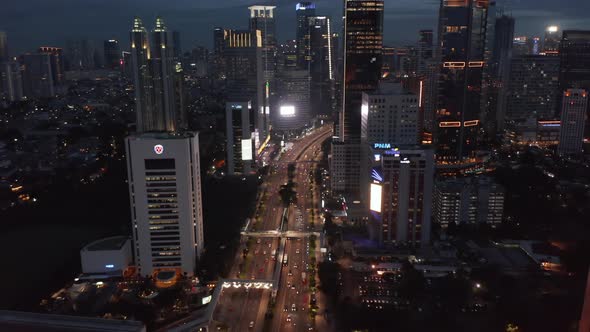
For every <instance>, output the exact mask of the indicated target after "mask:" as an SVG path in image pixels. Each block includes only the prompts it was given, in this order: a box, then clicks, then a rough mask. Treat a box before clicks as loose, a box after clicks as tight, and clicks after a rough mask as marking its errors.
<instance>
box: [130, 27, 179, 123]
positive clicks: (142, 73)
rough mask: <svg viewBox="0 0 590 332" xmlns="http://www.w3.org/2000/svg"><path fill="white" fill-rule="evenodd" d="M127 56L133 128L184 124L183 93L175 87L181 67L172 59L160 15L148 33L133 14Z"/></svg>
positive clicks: (169, 38) (172, 54) (177, 86)
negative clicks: (134, 114)
mask: <svg viewBox="0 0 590 332" xmlns="http://www.w3.org/2000/svg"><path fill="white" fill-rule="evenodd" d="M150 37H151V38H150ZM150 39H151V40H150ZM131 57H132V63H133V68H134V70H133V73H134V83H135V108H136V111H137V120H136V125H137V132H157V131H159V132H165V131H168V132H174V131H176V130H180V129H183V128H186V115H185V111H184V109H183V108H184V101H183V93H182V91H178V89H180V88H181V87H182V80H183V77H182V75H183V74H182V67H181V65H180V63H179V62H177V61H174V59H173V57H174V46H173V43H172V34H171V33H170V32H169V31H168V30H167V29H166V26H165V24H164V21H163V20H162V19H161V18H160V17H158V18H157V19H156V27H155V29H154V30H153V32H152V33H151V34H148V32H147V30H146V29H145V27H144V26H143V23H142V22H141V19H139V18H135V20H134V22H133V29H132V31H131Z"/></svg>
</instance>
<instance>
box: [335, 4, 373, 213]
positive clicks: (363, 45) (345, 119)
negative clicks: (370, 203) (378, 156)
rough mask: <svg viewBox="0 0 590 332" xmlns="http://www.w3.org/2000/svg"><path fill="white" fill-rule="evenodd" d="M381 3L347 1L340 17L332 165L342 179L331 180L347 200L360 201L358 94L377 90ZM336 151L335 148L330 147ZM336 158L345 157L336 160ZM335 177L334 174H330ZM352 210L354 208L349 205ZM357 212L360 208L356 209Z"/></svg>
mask: <svg viewBox="0 0 590 332" xmlns="http://www.w3.org/2000/svg"><path fill="white" fill-rule="evenodd" d="M383 9H384V2H383V1H373V0H371V1H368V0H367V1H364V0H347V1H346V2H345V15H344V31H345V35H344V57H345V59H344V73H343V74H344V78H343V85H344V86H343V96H342V97H343V98H342V99H343V103H342V104H343V107H342V110H341V111H340V114H339V125H338V129H339V133H335V134H336V135H337V136H336V137H337V138H336V140H338V141H339V142H340V143H338V147H337V149H338V150H339V151H340V150H341V152H342V153H338V154H337V153H333V158H334V161H333V164H335V165H338V164H340V165H343V166H344V169H343V171H342V172H339V173H338V174H341V175H342V177H340V178H336V177H333V178H332V181H335V182H337V183H339V185H338V187H339V188H342V187H343V188H344V190H343V193H344V194H345V195H346V196H348V198H349V199H348V200H349V201H352V202H353V203H355V202H356V203H357V204H360V205H362V204H363V201H362V200H361V191H362V190H361V169H362V167H361V163H362V161H361V159H362V158H361V150H362V149H361V146H360V145H361V113H362V112H361V107H362V93H363V92H370V91H373V90H375V89H377V86H378V83H379V79H380V77H381V70H382V61H381V60H382V47H383ZM333 149H336V147H333ZM337 158H345V159H343V160H337ZM334 174H336V173H334ZM352 209H356V208H354V206H352ZM359 210H363V211H364V208H362V207H360V208H359Z"/></svg>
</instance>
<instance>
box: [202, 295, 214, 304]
mask: <svg viewBox="0 0 590 332" xmlns="http://www.w3.org/2000/svg"><path fill="white" fill-rule="evenodd" d="M212 298H213V297H212V296H211V295H209V296H205V297H204V298H203V299H202V301H201V304H207V303H209V302H211V299H212Z"/></svg>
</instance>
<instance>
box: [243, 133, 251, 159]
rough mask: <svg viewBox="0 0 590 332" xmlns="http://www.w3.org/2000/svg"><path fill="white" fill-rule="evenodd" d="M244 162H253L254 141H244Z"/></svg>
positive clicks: (249, 139)
mask: <svg viewBox="0 0 590 332" xmlns="http://www.w3.org/2000/svg"><path fill="white" fill-rule="evenodd" d="M242 160H252V139H251V138H248V139H243V140H242Z"/></svg>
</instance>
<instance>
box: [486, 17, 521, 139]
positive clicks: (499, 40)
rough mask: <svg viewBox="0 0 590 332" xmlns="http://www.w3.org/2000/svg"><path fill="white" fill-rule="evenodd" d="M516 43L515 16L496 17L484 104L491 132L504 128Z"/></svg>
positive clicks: (497, 131) (495, 132)
mask: <svg viewBox="0 0 590 332" xmlns="http://www.w3.org/2000/svg"><path fill="white" fill-rule="evenodd" d="M513 45H514V18H513V17H512V16H508V15H501V16H500V17H497V18H496V24H495V27H494V46H493V50H492V56H491V60H490V63H489V70H490V80H489V85H488V95H487V100H485V101H484V103H486V104H485V105H484V107H485V108H484V112H485V113H486V116H485V120H486V122H487V124H486V126H487V128H488V131H490V133H491V134H497V133H499V132H502V130H504V117H505V115H506V94H507V92H508V82H509V77H510V62H511V60H512V54H513V52H512V50H513Z"/></svg>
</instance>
